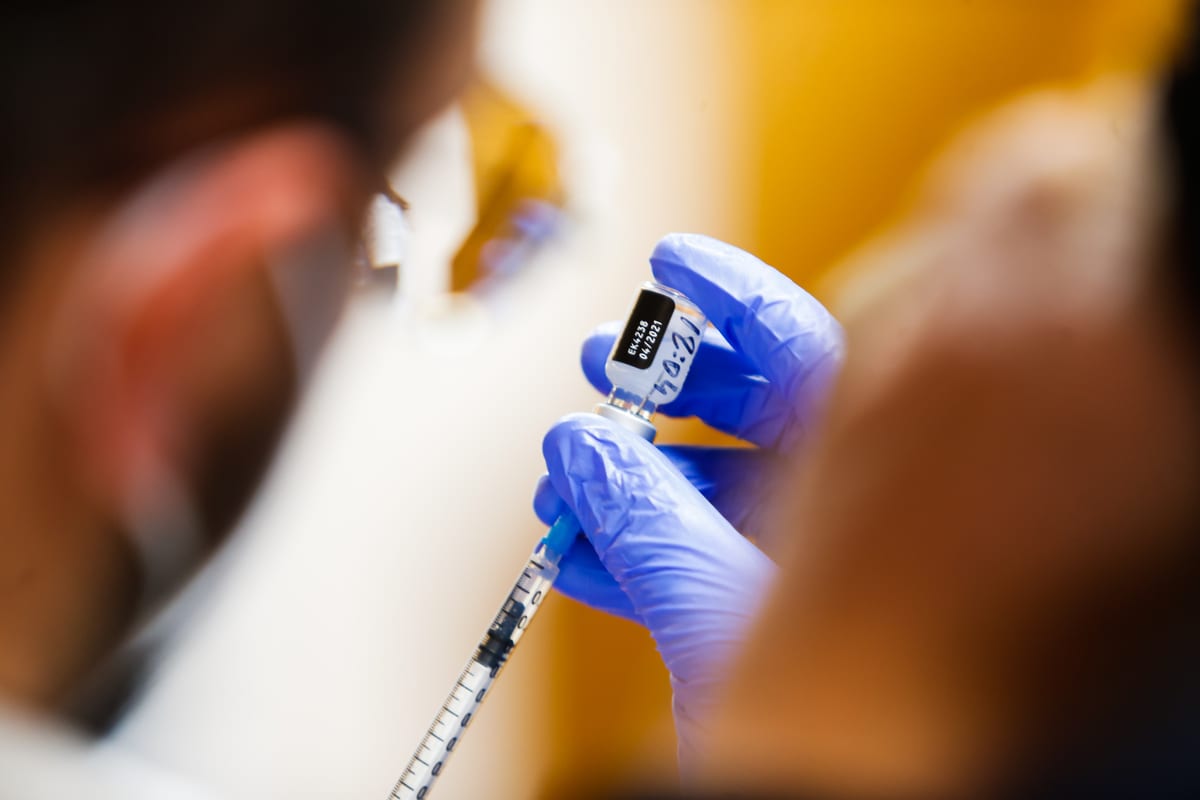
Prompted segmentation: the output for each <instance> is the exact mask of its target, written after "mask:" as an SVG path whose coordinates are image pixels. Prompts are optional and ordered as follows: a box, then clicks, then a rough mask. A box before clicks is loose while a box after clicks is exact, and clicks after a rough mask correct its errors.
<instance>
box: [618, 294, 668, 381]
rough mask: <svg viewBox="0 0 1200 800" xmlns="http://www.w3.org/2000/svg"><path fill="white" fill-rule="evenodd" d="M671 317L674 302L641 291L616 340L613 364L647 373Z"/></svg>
mask: <svg viewBox="0 0 1200 800" xmlns="http://www.w3.org/2000/svg"><path fill="white" fill-rule="evenodd" d="M674 313H675V301H674V300H672V299H671V298H669V297H666V296H664V295H661V294H657V293H655V292H649V291H646V290H645V289H643V290H642V293H641V294H639V295H638V299H637V302H636V303H634V304H633V313H631V314H630V315H629V322H627V323H626V324H625V331H624V332H623V333H622V334H621V338H620V339H618V340H617V346H616V349H615V350H614V352H613V360H614V361H619V362H621V363H622V364H628V365H629V366H631V367H637V368H638V369H650V365H651V364H653V363H654V356H655V354H656V353H657V352H658V348H659V345H661V344H662V341H663V338H664V337H665V336H666V333H667V323H669V322H670V321H671V315H672V314H674Z"/></svg>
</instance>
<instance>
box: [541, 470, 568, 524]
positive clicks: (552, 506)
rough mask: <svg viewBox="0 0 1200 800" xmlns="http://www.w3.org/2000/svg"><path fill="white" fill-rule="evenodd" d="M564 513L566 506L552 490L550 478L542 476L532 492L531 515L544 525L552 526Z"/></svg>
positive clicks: (552, 485)
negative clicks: (535, 516)
mask: <svg viewBox="0 0 1200 800" xmlns="http://www.w3.org/2000/svg"><path fill="white" fill-rule="evenodd" d="M566 511H567V504H566V503H565V502H563V499H562V497H560V496H559V494H558V492H557V491H555V490H554V484H552V483H551V482H550V476H549V475H542V476H541V477H540V478H538V482H537V488H536V489H535V490H534V492H533V513H534V514H536V515H537V518H538V519H539V520H541V521H542V523H543V524H545V525H553V524H554V521H555V520H557V519H558V518H559V517H560V516H562V514H563V513H564V512H566Z"/></svg>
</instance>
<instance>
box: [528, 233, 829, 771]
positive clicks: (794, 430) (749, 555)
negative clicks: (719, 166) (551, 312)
mask: <svg viewBox="0 0 1200 800" xmlns="http://www.w3.org/2000/svg"><path fill="white" fill-rule="evenodd" d="M650 263H651V267H652V269H653V272H654V275H655V278H656V279H657V280H659V281H660V282H662V283H664V284H666V285H668V286H671V287H673V288H675V289H678V290H679V291H681V292H683V293H684V294H685V295H687V296H688V297H689V298H691V300H692V301H693V302H695V303H696V304H697V305H699V306H700V308H701V309H703V311H704V312H705V314H707V315H708V317H709V319H710V321H711V322H712V323H713V325H714V326H715V328H716V330H715V331H714V330H709V331H707V332H706V334H705V337H704V340H703V342H702V344H701V347H700V348H699V350H698V353H697V356H696V360H695V363H694V365H693V368H692V371H691V373H690V375H689V377H688V380H687V382H686V383H685V385H684V387H683V391H682V392H681V394H680V395H679V397H678V398H677V399H676V400H675V401H674V402H672V403H670V404H667V405H665V406H663V407H662V408H661V409H660V410H661V412H662V413H665V414H671V415H676V416H688V415H695V416H698V417H700V418H701V419H702V420H704V421H705V422H706V423H708V424H709V425H712V426H713V427H714V428H718V429H720V430H722V431H725V432H727V433H731V434H733V435H735V436H738V437H740V438H742V439H745V440H747V441H748V442H751V443H752V444H755V445H757V446H758V449H721V448H696V447H692V448H680V447H676V448H662V449H657V448H655V447H654V446H653V445H651V444H650V443H648V442H646V441H644V440H642V439H640V438H639V437H637V436H636V435H634V434H632V433H629V432H628V431H625V430H624V429H621V428H618V427H617V426H615V425H612V424H611V423H609V422H608V421H607V420H604V419H602V418H601V417H598V416H596V415H593V414H575V415H572V416H569V417H567V418H565V419H564V420H563V421H561V422H560V423H558V424H557V425H556V426H555V427H554V428H552V429H551V430H550V432H549V433H548V434H547V435H546V439H545V442H544V444H543V451H544V453H545V457H546V464H547V468H548V469H549V475H548V476H547V477H544V478H543V480H542V482H541V483H540V484H539V486H538V490H537V494H536V496H535V499H534V508H535V510H536V512H537V514H538V516H539V518H541V519H542V520H543V521H544V522H546V523H547V524H550V523H552V522H553V521H554V520H555V519H556V518H557V517H558V516H559V514H561V513H562V512H563V511H566V510H570V511H572V512H574V513H575V515H576V516H577V517H578V519H579V521H580V524H581V526H582V528H583V532H584V534H586V537H587V538H586V540H585V539H580V540H579V541H577V542H576V544H575V546H574V547H573V548H572V550H571V552H570V553H568V555H567V557H566V558H564V560H563V562H562V565H561V569H562V572H561V574H560V576H559V579H558V582H557V584H556V588H557V589H559V590H560V591H562V592H563V593H564V594H567V595H568V596H570V597H573V598H575V599H577V600H580V601H582V602H584V603H587V604H588V605H591V606H593V607H596V608H600V609H602V610H605V611H608V612H610V613H614V614H618V615H620V616H624V617H626V618H628V619H632V620H635V621H637V622H640V623H641V624H643V625H645V626H646V627H647V628H648V629H649V630H650V633H651V635H652V636H653V637H654V640H655V642H656V644H657V646H658V649H659V652H660V654H661V655H662V657H663V660H664V661H665V662H666V665H667V668H668V669H669V670H670V673H671V681H672V686H673V688H674V690H675V717H676V727H677V731H678V734H679V740H680V754H681V758H683V759H685V760H686V759H687V758H688V757H689V756H690V755H692V754H694V753H695V752H697V750H698V737H699V736H700V735H701V733H702V731H701V728H700V723H701V721H702V720H703V719H704V718H705V716H706V715H707V712H708V710H709V707H710V705H711V703H712V700H713V696H714V692H713V689H714V688H715V686H716V685H718V684H719V683H720V681H721V679H722V677H723V670H724V668H725V665H726V664H727V662H728V659H729V656H730V655H731V653H732V651H733V650H734V649H735V648H736V646H737V645H738V644H739V643H740V641H741V639H742V636H743V635H744V630H745V628H746V624H747V621H748V620H749V619H750V618H751V617H752V616H753V614H754V612H755V610H756V608H757V606H758V603H759V601H760V599H761V597H762V596H763V593H764V592H765V591H766V588H767V587H768V585H769V583H770V580H771V577H772V574H773V572H774V565H773V564H772V562H771V561H770V559H769V558H767V556H766V555H764V554H763V552H762V551H760V550H759V549H758V548H757V547H755V546H754V545H753V544H751V543H750V542H749V541H747V540H746V539H745V538H743V536H741V535H740V534H739V533H738V528H739V527H744V526H752V524H753V519H752V518H753V511H754V510H755V508H756V502H755V501H756V499H757V498H759V497H760V496H761V491H762V490H761V484H762V481H761V478H762V475H763V473H764V471H765V467H766V466H767V465H768V462H769V461H770V460H771V459H772V458H773V454H774V453H776V452H779V451H788V450H790V449H791V448H793V447H794V446H795V445H796V444H797V443H798V441H799V440H800V439H801V438H802V436H803V431H804V424H805V422H806V421H808V420H809V419H810V418H811V415H812V414H813V413H814V412H815V410H816V409H817V407H818V406H819V405H820V403H821V401H822V400H823V398H824V396H825V394H826V391H827V389H828V386H829V383H830V379H831V377H832V376H833V375H834V374H835V372H836V370H837V367H838V365H839V363H840V358H841V352H842V336H841V329H840V327H839V326H838V324H837V323H836V322H835V321H834V320H833V318H832V317H831V316H830V315H829V313H828V312H827V311H826V310H825V309H824V308H823V307H822V306H821V305H820V304H819V303H817V302H816V301H815V300H814V299H813V298H812V297H810V296H809V295H808V294H806V293H805V292H804V291H803V290H801V289H800V288H799V287H797V286H796V285H795V284H794V283H792V282H791V281H790V280H789V279H787V278H786V277H784V276H783V275H781V274H779V273H778V272H776V271H775V270H773V269H771V268H770V267H768V266H766V265H765V264H763V263H762V262H761V261H759V260H758V259H756V258H754V257H752V256H750V255H749V254H747V253H744V252H743V251H741V250H738V249H737V248H734V247H732V246H730V245H726V244H723V243H721V242H718V241H715V240H713V239H709V238H707V237H702V236H694V235H678V234H677V235H672V236H668V237H667V238H665V239H663V241H662V242H660V243H659V245H658V246H657V247H656V248H655V251H654V254H653V256H652V257H651V259H650ZM618 331H619V326H617V327H613V326H605V327H603V328H601V329H600V330H599V331H598V332H597V333H596V334H594V335H593V336H592V337H591V338H589V339H588V341H587V342H586V343H585V345H584V353H583V367H584V372H585V373H586V374H587V375H588V378H589V379H590V380H591V381H592V383H593V384H594V385H595V386H596V387H597V388H598V389H600V390H601V391H602V392H605V393H607V391H608V389H609V386H608V383H607V380H606V379H605V377H604V360H605V358H606V357H607V355H608V352H609V350H610V349H611V347H612V342H613V338H614V337H615V336H616V335H617V333H618Z"/></svg>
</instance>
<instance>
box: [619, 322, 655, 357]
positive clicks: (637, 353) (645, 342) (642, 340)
mask: <svg viewBox="0 0 1200 800" xmlns="http://www.w3.org/2000/svg"><path fill="white" fill-rule="evenodd" d="M662 327H663V324H662V322H660V321H659V320H651V321H649V322H647V321H646V320H644V319H643V320H639V321H638V324H637V328H636V329H635V330H634V332H633V338H632V340H631V341H630V342H629V347H627V348H626V350H625V352H626V354H627V355H629V356H632V357H634V358H637V359H639V360H641V361H649V360H650V355H651V354H652V353H653V352H654V344H655V343H656V342H657V341H658V337H659V335H660V334H661V333H662Z"/></svg>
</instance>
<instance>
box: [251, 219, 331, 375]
mask: <svg viewBox="0 0 1200 800" xmlns="http://www.w3.org/2000/svg"><path fill="white" fill-rule="evenodd" d="M347 242H348V239H347V237H346V235H345V234H344V232H343V231H342V229H341V227H340V226H338V225H334V224H330V225H328V226H326V227H325V228H323V229H322V230H321V231H319V232H317V233H315V234H313V235H312V236H310V237H308V238H306V239H305V240H304V241H303V242H301V243H299V244H296V245H293V246H291V247H289V248H287V249H286V250H285V251H284V252H282V253H280V254H278V255H276V256H274V257H272V258H269V259H268V260H267V277H268V279H269V281H270V284H271V288H272V290H273V291H274V293H275V299H276V300H277V302H278V304H279V311H280V316H281V317H282V319H283V324H284V328H285V330H286V333H287V338H288V342H289V344H290V348H291V353H292V364H293V366H294V367H295V370H296V377H297V380H298V381H299V383H300V384H301V385H303V384H304V383H305V382H306V381H307V380H308V378H309V377H310V376H311V375H312V373H313V371H314V369H315V368H316V364H317V361H318V360H319V359H320V355H321V352H322V350H323V349H324V345H325V341H326V338H327V336H328V333H329V331H330V330H332V329H333V327H334V326H335V324H336V323H337V319H338V317H339V316H340V314H341V311H342V306H343V305H344V303H343V302H342V301H340V300H339V302H331V301H330V297H331V296H332V297H334V298H344V297H345V296H346V293H347V291H348V286H349V282H350V265H351V260H352V259H351V257H350V248H349V246H348V244H347Z"/></svg>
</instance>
